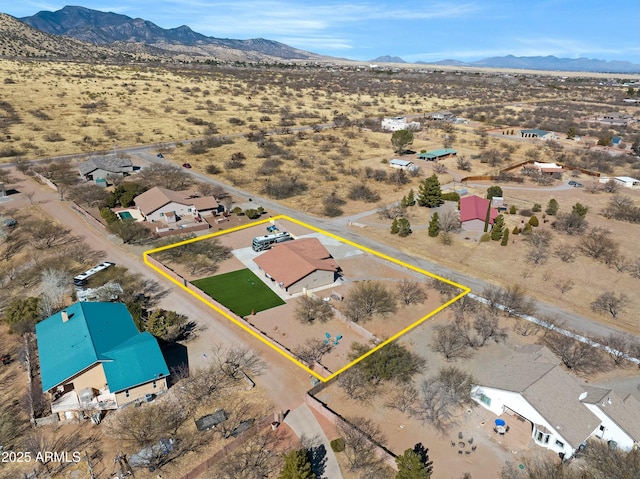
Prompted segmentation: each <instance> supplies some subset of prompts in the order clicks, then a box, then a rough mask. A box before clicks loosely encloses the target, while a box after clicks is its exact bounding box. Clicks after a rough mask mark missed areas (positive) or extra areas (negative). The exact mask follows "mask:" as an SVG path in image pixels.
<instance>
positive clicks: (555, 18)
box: [0, 0, 640, 64]
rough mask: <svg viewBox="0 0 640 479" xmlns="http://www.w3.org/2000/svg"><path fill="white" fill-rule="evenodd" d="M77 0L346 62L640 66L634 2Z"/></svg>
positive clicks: (33, 4) (23, 10) (13, 11)
mask: <svg viewBox="0 0 640 479" xmlns="http://www.w3.org/2000/svg"><path fill="white" fill-rule="evenodd" d="M67 1H68V0H67ZM77 1H78V3H76V4H80V5H81V6H83V7H87V8H91V9H95V10H101V11H109V12H115V13H120V14H123V15H127V16H129V17H133V18H136V17H139V18H143V19H145V20H149V21H151V22H153V23H155V24H156V25H158V26H160V27H162V28H174V27H178V26H181V25H188V26H189V27H191V29H193V30H194V31H196V32H198V33H202V34H204V35H208V36H213V37H218V38H234V39H248V38H266V39H269V40H276V41H279V42H282V43H285V44H287V45H290V46H292V47H296V48H300V49H302V50H307V51H311V52H314V53H319V54H322V55H330V56H334V57H341V58H349V59H353V60H362V61H368V60H371V59H373V58H377V57H379V56H382V55H391V56H398V57H401V58H402V59H403V60H405V61H409V62H416V61H424V62H430V61H438V60H444V59H455V60H461V61H474V60H480V59H483V58H487V57H492V56H504V55H515V56H538V55H541V56H546V55H555V56H557V57H560V58H579V57H585V58H595V59H599V60H626V61H630V62H632V63H637V64H640V1H639V0H615V1H610V2H607V1H603V0H534V1H528V0H475V1H474V0H395V1H394V0H352V1H335V0H327V1H324V0H316V1H308V0H221V1H216V0H77ZM3 3H4V2H3ZM65 4H66V3H65V2H64V1H62V2H58V1H56V0H19V1H13V2H10V4H9V5H0V11H2V12H4V13H8V14H9V15H13V16H14V17H18V18H19V17H25V16H30V15H34V14H35V13H37V12H39V11H42V10H48V11H55V10H59V9H61V8H62V7H64V6H65Z"/></svg>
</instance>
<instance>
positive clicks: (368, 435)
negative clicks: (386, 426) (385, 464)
mask: <svg viewBox="0 0 640 479" xmlns="http://www.w3.org/2000/svg"><path fill="white" fill-rule="evenodd" d="M338 432H339V433H340V436H341V437H342V438H343V439H344V446H345V449H344V452H345V456H346V458H347V463H348V464H349V469H350V470H351V471H355V470H358V469H362V468H364V467H366V466H369V465H371V464H374V463H377V462H378V461H379V459H378V458H377V456H376V452H375V451H376V446H377V444H382V443H384V442H385V440H386V439H385V437H384V434H383V433H382V430H381V429H380V427H379V426H377V425H376V424H375V423H374V422H373V421H372V420H371V419H367V418H364V417H361V416H356V417H352V418H346V421H340V422H339V423H338Z"/></svg>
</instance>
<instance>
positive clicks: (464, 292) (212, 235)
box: [142, 215, 471, 382]
mask: <svg viewBox="0 0 640 479" xmlns="http://www.w3.org/2000/svg"><path fill="white" fill-rule="evenodd" d="M278 220H286V221H290V222H292V223H295V224H297V225H299V226H302V227H304V228H307V229H309V230H311V231H315V232H317V233H321V234H323V235H325V236H328V237H330V238H333V239H336V240H338V241H340V242H341V243H345V244H348V245H350V246H353V247H355V248H358V249H359V250H362V251H365V252H367V253H369V254H372V255H374V256H377V257H378V258H382V259H384V260H387V261H390V262H392V263H395V264H397V265H400V266H402V267H404V268H408V269H410V270H412V271H416V272H418V273H420V274H423V275H425V276H428V277H430V278H435V279H437V280H439V281H443V282H445V283H447V284H449V285H451V286H454V287H456V288H459V289H461V290H462V292H461V293H460V294H458V295H457V296H455V297H454V298H451V299H450V300H449V301H447V302H446V303H444V304H443V305H441V306H439V307H438V308H436V309H434V310H433V311H431V312H430V313H428V314H426V315H425V316H423V317H422V318H420V319H418V320H417V321H416V322H414V323H412V324H410V325H409V326H407V327H406V328H404V329H403V330H402V331H400V332H398V333H396V334H394V335H393V336H391V337H390V338H389V339H387V340H385V341H383V342H382V343H380V344H378V345H377V346H376V347H375V348H373V349H371V350H369V351H367V352H366V353H365V354H363V355H362V356H360V357H359V358H357V359H355V360H353V361H351V362H350V363H349V364H347V365H346V366H343V367H342V368H340V369H338V370H337V371H336V372H334V373H333V374H331V375H330V376H327V377H324V376H321V375H320V374H318V373H317V372H315V371H314V370H312V369H310V368H309V367H307V366H306V365H305V364H303V363H301V362H300V361H299V360H298V359H296V358H295V357H293V356H292V355H291V354H289V353H288V352H287V351H284V350H282V349H280V348H279V347H278V346H276V345H275V344H273V343H272V342H271V341H269V340H268V339H266V338H265V337H263V336H262V335H260V334H258V333H257V332H255V331H254V330H252V329H251V328H249V327H248V326H246V325H244V324H242V323H241V322H240V321H238V320H237V319H236V318H234V317H233V316H231V315H230V314H228V313H227V312H226V311H223V310H222V309H220V308H218V307H217V306H216V305H215V304H213V303H210V302H209V301H207V300H206V299H205V298H203V297H201V296H200V295H198V294H197V293H196V292H194V291H191V290H190V289H189V288H187V287H186V286H185V285H184V284H182V283H181V282H179V281H177V280H175V279H174V278H172V277H171V276H169V275H168V274H166V273H165V272H164V271H161V270H160V269H158V268H157V267H156V266H155V265H153V264H151V263H150V262H149V260H148V255H150V254H154V253H159V252H160V251H165V250H167V249H171V248H176V247H178V246H182V245H185V244H189V243H194V242H196V241H202V240H206V239H209V238H215V237H216V236H222V235H226V234H229V233H233V232H235V231H240V230H243V229H247V228H251V227H253V226H257V225H261V224H265V223H271V222H274V221H278ZM142 256H143V259H144V263H145V264H146V265H147V266H149V267H150V268H151V269H153V270H154V271H156V272H158V273H160V274H161V275H162V276H164V277H165V278H167V279H168V280H169V281H171V282H172V283H174V284H175V285H177V286H179V287H180V288H182V289H183V290H185V291H186V292H188V293H189V294H191V295H192V296H193V297H194V298H196V299H198V300H200V301H202V302H203V303H204V304H206V305H207V306H209V307H210V308H211V309H213V310H214V311H216V312H217V313H218V314H221V315H222V316H224V317H225V318H227V319H228V320H229V321H231V322H232V323H233V324H235V325H237V326H240V327H241V328H242V329H244V330H245V331H246V332H248V333H249V334H251V335H252V336H253V337H255V338H257V339H258V340H260V341H261V342H262V343H264V344H266V345H267V346H269V347H270V348H271V349H273V350H274V351H276V352H278V353H279V354H281V355H282V356H284V357H285V358H287V359H288V360H289V361H291V362H293V363H294V364H296V365H297V366H299V367H301V368H302V369H304V370H305V371H306V372H308V373H309V374H310V375H312V376H313V377H315V378H317V379H319V380H320V381H322V382H327V381H330V380H331V379H333V378H335V377H336V376H338V375H339V374H341V373H343V372H345V371H346V370H347V369H349V368H350V367H352V366H354V365H355V364H358V363H359V362H360V361H362V360H363V359H364V358H366V357H367V356H370V355H372V354H373V353H375V352H376V351H378V350H379V349H382V348H384V347H385V346H386V345H387V344H389V343H390V342H392V341H395V340H396V339H398V338H399V337H400V336H402V335H404V334H406V333H408V332H409V331H411V330H412V329H414V328H416V327H417V326H419V325H420V324H422V323H424V322H425V321H426V320H427V319H429V318H431V317H432V316H434V315H436V314H438V313H439V312H440V311H442V310H444V309H446V308H448V307H449V306H451V305H452V304H453V303H455V302H456V301H458V300H459V299H460V298H462V297H463V296H465V295H467V294H469V293H470V292H471V289H470V288H468V287H467V286H463V285H461V284H458V283H455V282H453V281H451V280H449V279H446V278H443V277H441V276H438V275H436V274H433V273H430V272H429V271H426V270H423V269H421V268H418V267H416V266H413V265H410V264H408V263H405V262H404V261H400V260H398V259H395V258H392V257H391V256H387V255H386V254H383V253H380V252H378V251H375V250H372V249H370V248H367V247H366V246H362V245H359V244H357V243H354V242H353V241H349V240H348V239H345V238H342V237H340V236H337V235H334V234H333V233H329V232H328V231H324V230H321V229H319V228H316V227H315V226H311V225H309V224H306V223H303V222H302V221H298V220H296V219H294V218H291V217H289V216H286V215H278V216H274V217H272V218H267V219H264V220H259V221H254V222H253V223H249V224H246V225H241V226H236V227H234V228H230V229H228V230H223V231H218V232H216V233H210V234H208V235H204V236H200V237H197V238H191V239H188V240H185V241H180V242H178V243H173V244H170V245H167V246H161V247H160V248H155V249H151V250H148V251H145V252H144V253H143V254H142Z"/></svg>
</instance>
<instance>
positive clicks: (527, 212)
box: [520, 208, 533, 218]
mask: <svg viewBox="0 0 640 479" xmlns="http://www.w3.org/2000/svg"><path fill="white" fill-rule="evenodd" d="M520 214H521V215H522V216H526V217H527V218H528V217H529V216H531V215H533V212H532V211H531V210H530V209H528V208H527V209H524V210H520Z"/></svg>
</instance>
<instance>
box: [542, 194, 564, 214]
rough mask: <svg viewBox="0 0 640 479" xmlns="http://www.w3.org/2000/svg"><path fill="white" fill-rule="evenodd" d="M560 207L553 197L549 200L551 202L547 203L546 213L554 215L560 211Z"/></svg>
mask: <svg viewBox="0 0 640 479" xmlns="http://www.w3.org/2000/svg"><path fill="white" fill-rule="evenodd" d="M558 208H560V205H559V204H558V202H557V201H556V200H555V199H554V198H551V199H550V200H549V204H548V205H547V209H546V210H545V213H547V214H548V215H549V216H553V215H555V214H556V213H557V212H558Z"/></svg>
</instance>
